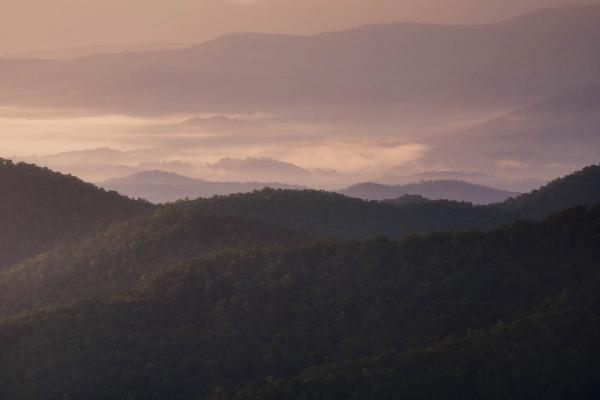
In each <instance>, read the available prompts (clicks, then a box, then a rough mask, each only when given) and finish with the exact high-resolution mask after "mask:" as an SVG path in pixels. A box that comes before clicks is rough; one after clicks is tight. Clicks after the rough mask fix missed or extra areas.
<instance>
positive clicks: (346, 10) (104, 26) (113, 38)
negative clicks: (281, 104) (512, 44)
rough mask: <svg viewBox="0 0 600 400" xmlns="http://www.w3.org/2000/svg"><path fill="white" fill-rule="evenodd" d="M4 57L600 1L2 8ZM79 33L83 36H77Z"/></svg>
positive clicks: (479, 18) (64, 0)
mask: <svg viewBox="0 0 600 400" xmlns="http://www.w3.org/2000/svg"><path fill="white" fill-rule="evenodd" d="M2 3H3V6H2V14H0V34H1V35H2V36H3V37H10V38H11V40H5V41H3V42H0V57H2V56H5V57H6V56H8V57H17V56H26V57H28V56H34V57H49V58H54V57H68V56H77V55H84V54H91V53H94V52H101V51H109V52H111V51H125V50H127V49H129V50H144V49H147V50H151V49H157V48H169V47H179V46H187V45H189V46H191V45H195V44H200V43H202V42H205V41H207V40H210V39H213V38H215V37H218V36H220V35H223V34H227V33H232V32H267V33H287V34H301V35H306V34H316V33H321V32H327V31H333V30H343V29H349V28H352V27H356V26H360V25H364V24H368V23H389V22H422V23H434V24H485V23H491V22H498V21H501V20H504V19H508V18H511V17H515V16H517V15H521V14H525V13H528V12H532V11H535V10H538V9H542V8H546V7H560V6H569V5H579V4H596V3H598V1H597V0H525V1H520V2H518V3H514V2H506V1H500V0H488V1H485V2H473V1H469V0H432V1H428V2H427V3H424V2H422V1H417V0H403V1H397V0H369V1H367V0H327V1H321V0H195V1H194V0H175V1H171V2H168V3H167V2H163V1H160V0H151V1H148V0H132V1H127V2H121V1H117V0H105V1H100V0H92V1H87V2H85V3H83V2H80V1H75V0H53V1H47V2H42V3H40V2H39V1H37V0H3V2H2ZM73 32H77V34H76V35H74V34H73Z"/></svg>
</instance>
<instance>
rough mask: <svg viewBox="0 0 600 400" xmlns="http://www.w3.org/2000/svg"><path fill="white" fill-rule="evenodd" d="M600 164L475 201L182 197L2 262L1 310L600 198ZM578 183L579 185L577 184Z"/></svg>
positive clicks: (479, 224) (104, 295)
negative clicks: (239, 251) (307, 244)
mask: <svg viewBox="0 0 600 400" xmlns="http://www.w3.org/2000/svg"><path fill="white" fill-rule="evenodd" d="M599 182H600V167H590V168H587V169H585V170H583V171H580V172H577V173H575V174H572V175H570V176H568V177H565V178H562V179H560V180H557V181H555V182H553V183H551V184H550V185H548V186H547V187H544V188H542V189H540V190H539V191H536V192H533V193H531V194H528V195H523V196H520V197H518V198H517V199H515V200H511V201H508V202H505V203H501V204H496V205H491V206H473V205H472V204H469V203H459V202H452V201H447V200H437V201H433V200H427V199H424V198H422V197H418V196H408V197H403V198H400V199H398V200H395V201H390V202H388V203H381V202H375V201H372V202H367V201H363V200H360V199H352V198H348V197H346V196H343V195H340V194H335V193H327V192H317V191H308V190H306V191H291V190H275V189H265V190H262V191H256V192H252V193H248V194H236V195H230V196H221V197H219V196H217V197H214V198H211V199H198V200H195V201H180V202H177V203H174V204H170V205H167V206H160V207H156V208H155V209H154V211H153V212H151V213H149V214H147V215H146V216H144V217H141V218H137V219H135V220H131V221H126V222H124V223H120V224H116V225H113V226H112V227H111V228H110V229H108V230H106V231H104V232H102V233H101V234H98V235H96V236H93V237H89V239H88V240H86V241H80V240H78V241H74V242H72V243H63V244H61V245H57V246H54V248H52V249H50V250H49V251H47V252H45V253H43V254H40V255H38V256H37V257H35V258H31V259H29V260H26V261H23V262H20V263H18V264H16V265H14V266H13V267H12V268H10V269H8V270H6V271H4V272H0V317H7V316H11V315H15V314H18V313H20V312H23V311H27V310H35V309H39V308H41V307H46V306H52V305H60V304H64V303H70V302H73V301H78V300H83V299H85V300H98V299H109V298H111V297H112V296H114V295H116V294H118V293H120V292H123V291H128V290H132V289H135V288H138V287H140V285H142V284H143V283H144V282H145V281H146V280H147V279H148V277H149V276H151V275H152V274H153V273H155V272H156V271H157V270H159V269H160V268H162V267H164V266H165V265H167V264H170V263H177V262H184V261H188V260H190V259H191V258H194V257H198V256H202V255H205V254H207V253H211V252H214V251H220V250H223V249H225V248H231V247H236V248H250V247H253V246H262V245H274V244H277V245H286V244H290V243H298V242H301V241H305V240H307V239H314V238H319V237H324V236H326V237H331V236H334V237H338V238H341V239H363V238H373V237H376V236H380V235H384V236H388V237H391V238H394V237H401V236H403V235H406V234H407V233H425V232H431V231H452V230H454V231H465V230H473V229H482V230H491V229H494V228H496V227H499V226H501V225H504V224H510V223H513V222H514V221H516V220H518V219H521V218H535V219H540V218H543V217H545V216H547V215H549V214H551V213H554V212H556V211H557V210H562V209H565V208H570V207H574V206H577V205H591V204H595V203H597V202H599V201H600V193H599V192H598V191H599V190H600V185H599ZM574 192H576V193H577V195H571V194H570V193H574Z"/></svg>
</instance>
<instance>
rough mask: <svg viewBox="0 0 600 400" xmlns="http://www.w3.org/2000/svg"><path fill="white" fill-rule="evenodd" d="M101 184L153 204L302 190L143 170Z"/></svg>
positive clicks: (286, 186) (270, 184)
mask: <svg viewBox="0 0 600 400" xmlns="http://www.w3.org/2000/svg"><path fill="white" fill-rule="evenodd" d="M100 186H101V187H103V188H105V189H108V190H114V191H117V192H119V193H121V194H123V195H125V196H129V197H133V198H142V199H145V200H148V201H151V202H153V203H167V202H173V201H177V200H182V199H185V198H189V199H195V198H198V197H212V196H216V195H228V194H232V193H248V192H252V191H254V190H260V189H264V188H266V187H271V188H274V189H299V188H300V187H297V186H292V185H286V184H281V183H260V182H209V181H205V180H202V179H193V178H189V177H186V176H182V175H178V174H174V173H170V172H164V171H144V172H139V173H136V174H133V175H130V176H127V177H125V178H116V179H109V180H107V181H104V182H102V183H100Z"/></svg>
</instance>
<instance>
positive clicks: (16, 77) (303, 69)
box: [0, 5, 600, 113]
mask: <svg viewBox="0 0 600 400" xmlns="http://www.w3.org/2000/svg"><path fill="white" fill-rule="evenodd" d="M598 36H600V5H592V6H586V7H566V8H559V9H549V10H544V11H540V12H536V13H532V14H529V15H526V16H522V17H519V18H514V19H511V20H508V21H504V22H501V23H496V24H488V25H477V26H467V25H465V26H444V25H428V24H414V23H405V24H402V23H400V24H389V25H369V26H363V27H360V28H357V29H351V30H346V31H341V32H331V33H325V34H319V35H314V36H307V37H302V36H289V35H275V34H256V33H251V34H230V35H226V36H222V37H219V38H217V39H215V40H212V41H209V42H206V43H203V44H201V45H198V46H195V47H191V48H186V49H178V50H170V51H155V52H146V53H124V54H112V55H95V56H90V57H84V58H79V59H73V60H66V61H64V60H45V61H43V60H1V61H0V104H4V105H11V104H12V105H40V106H43V105H52V106H64V107H68V106H86V107H91V108H97V109H103V110H107V109H110V110H113V111H114V110H120V111H127V112H141V113H149V112H150V113H152V112H183V111H204V112H224V113H228V112H256V111H274V112H278V111H284V110H287V111H290V108H293V109H294V110H295V111H302V110H312V112H313V113H314V112H315V111H317V110H319V109H321V108H323V107H327V108H328V109H329V110H328V111H331V108H332V107H333V109H335V108H336V107H337V108H338V110H339V109H341V110H348V109H357V108H358V109H366V108H367V107H368V104H371V107H370V108H382V107H383V108H384V109H385V107H392V108H393V109H394V110H396V111H397V109H398V108H397V105H398V104H411V105H412V106H419V107H421V108H423V107H425V106H427V107H433V106H434V105H433V104H432V102H433V103H435V104H437V106H439V105H440V104H448V102H449V101H451V100H452V101H453V106H455V107H462V106H464V107H467V108H469V107H475V106H478V105H480V106H481V107H484V106H485V107H493V106H505V107H506V106H514V105H515V104H517V105H518V104H521V105H524V104H528V103H531V102H532V101H535V100H539V99H541V98H543V97H547V96H551V95H555V94H558V93H560V92H564V91H565V90H568V89H575V88H576V87H580V86H584V85H586V84H592V83H595V82H598V81H600V72H599V71H598V68H597V65H598V61H599V60H600V50H599V49H598V46H597V43H596V40H595V38H596V37H598ZM557 49H558V50H559V52H558V53H557ZM366 54H367V55H368V57H365V55H366ZM306 60H310V63H306ZM125 83H126V84H125ZM142 93H143V95H142ZM457 93H460V94H461V95H460V97H459V98H460V99H461V101H460V102H457ZM433 94H435V96H433ZM289 98H293V99H294V102H293V103H294V104H293V105H291V104H286V103H287V101H283V100H284V99H289ZM432 99H435V100H432ZM461 103H462V105H461ZM323 111H326V110H325V109H324V110H323Z"/></svg>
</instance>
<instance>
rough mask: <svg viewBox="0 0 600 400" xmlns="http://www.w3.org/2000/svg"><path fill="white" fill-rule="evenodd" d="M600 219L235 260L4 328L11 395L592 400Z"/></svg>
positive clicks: (0, 379) (164, 275) (589, 216)
mask: <svg viewBox="0 0 600 400" xmlns="http://www.w3.org/2000/svg"><path fill="white" fill-rule="evenodd" d="M598 243H600V208H598V207H596V208H594V209H592V210H586V209H584V208H578V209H572V210H569V211H565V212H563V213H560V214H557V215H555V216H553V217H551V218H550V219H547V220H546V221H544V222H541V223H535V222H526V223H518V224H515V225H513V226H510V227H505V228H501V229H498V230H495V231H492V232H489V233H477V232H473V233H445V234H430V235H427V236H423V237H414V236H408V237H406V238H404V239H403V240H400V241H390V240H386V239H383V238H380V239H372V240H368V241H363V242H340V241H335V240H328V241H327V240H325V241H319V242H315V243H312V244H304V245H300V246H292V247H287V246H285V247H263V248H259V249H254V250H241V249H238V250H235V249H234V250H228V251H224V252H217V253H214V254H210V255H206V256H203V257H200V258H198V259H194V260H189V261H186V262H182V263H175V264H172V265H170V266H167V267H165V268H164V269H162V270H161V271H160V272H158V273H156V274H154V275H153V276H151V277H149V278H148V279H147V280H146V282H145V284H144V286H143V288H142V289H141V290H139V291H137V292H134V293H130V294H127V295H124V296H122V297H119V298H116V299H114V300H113V301H111V302H84V303H76V304H71V305H68V306H64V307H57V308H53V309H49V310H45V311H42V312H35V313H31V314H25V315H21V316H18V317H15V318H11V319H7V320H4V321H3V322H2V323H0V341H1V342H2V344H3V345H2V346H1V348H0V397H2V398H11V399H42V398H86V399H120V398H123V397H124V396H125V397H128V398H139V399H142V398H143V399H163V398H170V399H196V398H200V399H205V398H206V399H229V398H233V399H273V400H275V399H301V398H310V399H340V400H341V399H349V398H386V399H387V398H430V399H462V398H489V399H505V398H515V399H530V398H565V399H566V398H568V399H588V398H589V399H591V398H595V397H594V396H597V395H598V393H600V387H599V386H598V382H600V380H599V379H598V378H599V377H600V361H599V360H600V348H599V347H598V346H597V337H598V332H600V314H599V313H600V298H599V296H598V294H599V293H600V269H599V265H598V260H599V259H600V246H598Z"/></svg>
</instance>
